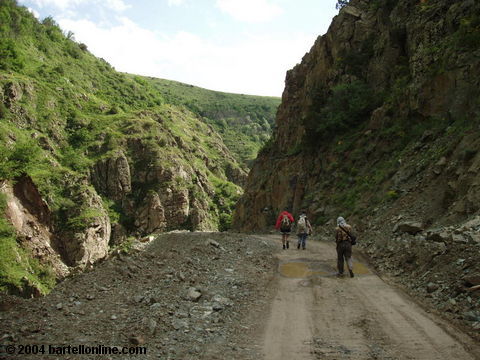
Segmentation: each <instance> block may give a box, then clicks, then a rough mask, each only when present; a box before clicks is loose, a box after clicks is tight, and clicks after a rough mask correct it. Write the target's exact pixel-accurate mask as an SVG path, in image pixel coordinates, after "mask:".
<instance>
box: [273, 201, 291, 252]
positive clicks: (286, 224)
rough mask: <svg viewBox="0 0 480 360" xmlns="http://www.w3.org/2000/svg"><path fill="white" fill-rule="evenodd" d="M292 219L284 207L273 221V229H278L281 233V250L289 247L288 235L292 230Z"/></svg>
mask: <svg viewBox="0 0 480 360" xmlns="http://www.w3.org/2000/svg"><path fill="white" fill-rule="evenodd" d="M294 221H295V219H294V218H293V215H292V214H290V213H289V212H288V211H287V209H285V210H284V211H282V212H281V213H280V215H278V218H277V222H276V223H275V229H277V230H280V232H281V233H282V245H283V250H285V249H288V248H289V247H290V242H289V241H288V236H289V235H290V232H291V231H292V226H293V223H294Z"/></svg>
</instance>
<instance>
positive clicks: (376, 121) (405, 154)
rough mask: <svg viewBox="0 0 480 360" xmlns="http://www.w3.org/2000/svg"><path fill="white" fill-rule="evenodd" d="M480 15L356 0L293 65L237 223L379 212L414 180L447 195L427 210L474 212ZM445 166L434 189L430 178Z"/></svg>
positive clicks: (470, 5)
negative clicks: (282, 214) (286, 213)
mask: <svg viewBox="0 0 480 360" xmlns="http://www.w3.org/2000/svg"><path fill="white" fill-rule="evenodd" d="M477 14H478V4H477V3H476V2H474V1H422V2H421V1H413V0H412V1H406V0H405V1H386V0H385V1H383V0H379V1H373V2H372V1H361V0H352V1H350V3H349V5H348V6H346V7H345V8H343V9H342V10H341V11H340V13H339V15H338V16H336V17H335V18H334V20H333V22H332V24H331V26H330V28H329V30H328V32H327V33H326V34H325V35H324V36H321V37H319V38H318V39H317V41H316V42H315V44H314V45H313V47H312V49H311V50H310V52H309V53H307V54H306V55H305V56H304V58H303V59H302V62H301V63H300V64H299V65H297V66H296V67H295V68H293V69H292V70H290V71H289V72H288V73H287V77H286V87H285V91H284V93H283V97H282V103H281V105H280V108H279V111H278V115H277V130H276V132H275V133H274V136H273V140H272V143H271V145H270V146H269V147H266V148H264V150H263V152H262V153H261V154H260V156H259V157H258V159H257V161H256V163H255V165H254V167H253V169H252V171H251V173H250V176H249V179H248V183H247V186H246V188H247V189H248V190H247V192H246V194H245V195H244V197H243V198H242V199H241V201H240V203H239V205H238V207H237V211H236V217H235V223H236V225H237V226H238V227H239V228H242V229H248V230H252V229H261V228H264V227H265V226H267V225H271V224H272V218H273V217H274V216H275V214H277V213H278V212H279V211H280V210H281V209H282V208H283V207H289V208H291V209H292V210H293V211H294V212H298V211H299V210H300V208H301V207H306V208H308V210H309V212H310V213H311V214H312V215H314V216H315V217H316V219H317V223H318V224H321V223H323V222H324V221H326V220H327V219H331V218H334V217H336V216H337V215H339V214H340V213H344V214H345V213H349V214H354V213H355V212H357V213H358V212H364V211H366V210H367V209H368V210H373V209H374V208H376V207H378V205H379V204H381V203H382V202H384V201H389V200H396V201H397V203H398V202H399V201H401V198H402V197H403V195H405V194H407V193H408V192H409V191H410V189H407V188H406V186H405V184H406V181H407V179H411V178H412V177H415V179H417V180H418V181H417V182H416V186H417V189H418V190H420V189H422V191H425V190H426V189H427V188H428V189H432V191H435V190H433V189H436V191H437V196H436V197H440V198H442V199H444V201H443V206H442V207H441V208H439V207H438V204H436V203H435V202H432V203H431V206H430V205H427V207H428V209H424V212H423V214H422V216H425V217H428V214H430V216H432V214H435V215H437V214H438V215H443V214H445V215H446V214H447V213H448V212H449V211H451V210H452V209H451V208H450V207H449V206H448V205H447V203H448V204H453V203H454V202H455V203H457V207H456V209H457V210H455V211H456V212H457V213H458V214H462V215H467V214H471V213H472V212H473V211H474V210H473V209H470V210H467V209H465V207H467V208H468V207H469V206H471V205H467V204H466V203H465V202H464V201H467V200H465V199H466V198H468V197H469V196H472V195H471V194H473V193H475V190H474V187H475V185H474V180H473V178H474V177H469V175H467V174H465V173H464V172H463V169H464V167H465V166H467V167H469V166H470V165H471V164H474V163H475V161H476V160H475V158H476V154H477V150H478V144H477V142H476V141H474V140H473V138H472V137H471V136H468V133H469V132H470V133H472V135H473V133H476V130H477V124H478V120H479V80H478V79H479V66H478V65H479V60H478V52H479V50H478V49H479V44H480V31H479V25H478V22H479V19H478V15H477ZM467 149H468V150H467ZM465 151H467V152H468V153H469V155H468V156H467V157H469V158H468V159H464V160H462V159H461V156H462V155H460V154H465ZM435 164H437V165H435ZM434 167H435V168H436V169H437V170H432V169H433V168H434ZM443 168H448V169H449V171H446V172H445V173H443V175H444V176H442V175H441V174H440V173H438V174H436V175H435V179H436V180H435V183H436V185H435V186H432V185H433V184H432V182H431V181H427V180H426V179H427V178H428V177H429V176H430V175H431V173H432V171H436V172H441V171H442V170H441V169H443ZM446 173H448V175H446ZM460 178H463V180H461V179H460ZM467 178H468V179H467ZM420 179H425V180H424V181H423V182H422V181H421V180H420ZM442 181H443V182H444V183H445V184H448V183H450V185H448V186H447V187H445V186H443V185H442V186H440V185H439V183H441V182H442ZM460 184H461V185H460ZM458 187H461V188H462V190H460V191H458ZM467 193H469V194H470V195H467ZM388 194H390V195H388ZM382 197H383V198H382ZM398 197H400V198H398ZM467 202H468V201H467ZM434 203H435V204H434ZM469 204H472V202H469ZM459 207H461V208H463V209H462V210H459ZM362 215H363V214H362ZM425 220H427V219H425ZM436 220H437V219H429V220H428V221H430V222H431V221H436Z"/></svg>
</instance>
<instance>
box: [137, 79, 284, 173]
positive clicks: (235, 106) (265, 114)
mask: <svg viewBox="0 0 480 360" xmlns="http://www.w3.org/2000/svg"><path fill="white" fill-rule="evenodd" d="M145 80H146V81H147V82H149V83H151V84H152V85H153V87H154V88H155V90H157V91H158V92H159V93H160V94H161V95H162V97H163V98H164V99H165V101H167V102H168V103H170V104H175V105H184V106H186V107H187V108H188V109H190V110H191V111H192V112H194V113H195V114H198V115H199V116H200V117H201V118H202V120H203V121H205V122H206V123H207V124H210V125H212V126H213V127H214V128H215V130H216V131H217V132H218V133H219V134H220V135H221V136H222V138H223V141H224V142H225V145H226V146H227V147H228V148H229V149H230V151H231V152H232V153H233V154H234V155H235V156H236V158H237V159H238V160H240V162H241V163H244V164H247V165H248V164H250V163H251V161H252V160H253V159H255V157H256V156H257V153H258V151H259V150H260V148H261V147H262V146H263V145H264V144H265V143H266V142H267V140H268V139H269V138H270V135H271V133H272V129H273V126H274V123H275V114H276V110H277V107H278V105H279V104H280V98H276V97H264V96H262V97H260V96H252V95H244V94H229V93H224V92H218V91H211V90H205V89H202V88H199V87H196V86H193V85H188V84H183V83H180V82H176V81H170V80H162V79H155V78H145Z"/></svg>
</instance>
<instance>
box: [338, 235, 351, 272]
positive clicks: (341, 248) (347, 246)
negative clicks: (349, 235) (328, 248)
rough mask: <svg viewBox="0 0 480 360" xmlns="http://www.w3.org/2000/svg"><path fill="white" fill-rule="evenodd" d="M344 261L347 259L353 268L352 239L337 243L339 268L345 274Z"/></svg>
mask: <svg viewBox="0 0 480 360" xmlns="http://www.w3.org/2000/svg"><path fill="white" fill-rule="evenodd" d="M344 261H346V263H347V266H348V269H349V270H353V264H352V244H351V243H350V241H340V242H339V243H337V268H338V272H339V274H343V262H344Z"/></svg>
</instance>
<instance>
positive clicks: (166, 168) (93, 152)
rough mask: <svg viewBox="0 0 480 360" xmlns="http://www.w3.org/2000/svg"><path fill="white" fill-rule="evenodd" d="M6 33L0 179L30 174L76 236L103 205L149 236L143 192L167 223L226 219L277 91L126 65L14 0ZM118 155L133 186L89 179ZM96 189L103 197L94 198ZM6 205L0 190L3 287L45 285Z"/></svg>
mask: <svg viewBox="0 0 480 360" xmlns="http://www.w3.org/2000/svg"><path fill="white" fill-rule="evenodd" d="M0 39H1V41H0V183H2V184H3V183H12V182H15V181H16V179H18V177H20V176H24V175H27V176H29V177H30V178H31V179H32V180H33V182H34V183H35V185H36V186H37V187H38V189H39V191H40V194H41V196H42V197H43V198H44V199H45V201H46V202H47V203H48V206H49V209H50V211H51V213H52V218H53V223H54V224H53V228H54V230H55V236H56V237H58V238H59V239H60V240H59V241H61V242H63V243H64V244H66V243H68V242H69V241H73V240H72V239H75V238H76V237H77V236H76V234H78V233H82V232H83V231H84V230H85V229H86V228H88V226H89V225H90V224H91V223H92V221H93V219H95V218H96V217H98V216H100V215H101V213H102V212H103V211H106V212H108V215H109V217H110V222H111V224H112V225H113V224H119V225H121V226H122V227H123V228H125V229H126V232H127V234H137V235H142V233H145V231H147V230H145V229H149V227H146V228H145V229H143V230H142V228H141V227H139V226H140V225H138V220H139V216H140V215H141V214H144V213H145V214H147V215H142V216H146V217H147V220H148V216H149V215H148V213H149V211H150V210H152V209H148V208H147V209H146V210H145V206H146V204H145V199H154V198H155V196H157V197H159V198H160V199H161V200H162V201H163V206H164V209H165V210H164V211H165V222H166V223H165V230H173V229H192V230H193V229H201V230H206V229H212V230H214V229H220V230H225V229H228V228H229V226H230V222H231V213H232V210H233V206H234V204H235V202H236V199H237V198H238V197H239V195H240V194H241V193H242V189H241V188H240V187H239V185H238V184H240V183H241V181H240V180H238V179H241V178H242V176H243V177H244V176H245V172H244V170H243V169H245V168H246V166H245V163H246V161H248V160H250V159H252V158H253V157H254V156H255V155H256V151H257V150H258V149H259V147H260V146H261V145H262V144H263V142H265V140H266V138H267V137H268V134H269V133H270V129H271V123H272V121H273V116H274V112H275V107H276V105H277V104H278V99H273V98H261V97H254V96H245V95H234V94H223V93H218V92H213V91H208V90H204V89H200V88H196V87H190V86H188V85H184V84H180V83H176V82H170V81H166V80H158V79H151V78H145V77H140V76H135V75H130V74H123V73H119V72H117V71H115V69H113V68H112V66H110V65H109V64H108V63H107V62H106V61H104V60H103V59H98V58H96V57H95V56H93V55H92V54H91V53H90V52H89V51H88V48H87V45H85V44H79V43H77V42H75V41H74V38H73V34H71V33H69V34H64V33H63V32H62V30H61V29H60V28H59V27H58V25H57V24H56V23H55V21H54V20H53V19H52V18H46V19H44V20H42V21H41V22H39V21H38V20H37V19H35V18H34V17H33V16H32V15H31V14H30V13H29V12H28V10H27V9H26V8H24V7H19V6H17V4H16V2H15V1H14V0H5V1H1V2H0ZM183 88H186V89H188V91H184V90H181V89H183ZM222 99H223V100H222ZM210 101H212V102H214V103H210ZM216 130H219V131H218V132H217V131H216ZM233 139H236V140H237V141H235V142H234V141H233ZM238 139H240V141H238ZM225 143H226V144H227V145H228V144H229V146H230V148H231V150H229V148H228V147H227V146H226V145H225ZM119 154H122V156H125V158H126V160H127V161H128V164H129V166H130V171H131V184H132V190H131V192H128V193H112V192H111V191H107V190H105V189H104V188H103V187H102V186H100V185H101V184H100V185H98V184H96V183H95V185H94V182H93V180H92V179H93V178H95V177H97V178H98V177H99V176H98V171H100V170H98V169H99V168H102V166H103V167H105V164H108V161H109V160H112V159H117V158H118V156H119ZM105 168H106V167H105ZM128 176H130V175H129V174H128ZM109 180H110V179H109ZM129 180H130V179H129ZM237 180H238V181H237ZM97 193H98V194H99V195H100V196H101V197H102V199H101V202H102V204H100V208H92V206H91V205H92V196H96V194H97ZM152 194H154V195H155V196H153V195H152ZM149 196H150V197H149ZM2 199H3V198H2ZM5 206H6V205H5V201H4V200H2V202H1V204H0V220H1V221H0V259H2V266H1V267H0V290H5V289H10V288H12V287H21V286H22V281H25V280H22V278H25V277H26V278H27V279H28V281H29V283H30V284H31V283H33V284H35V285H36V286H37V287H39V288H41V289H42V291H43V292H45V291H47V290H45V289H48V288H50V287H51V286H52V281H51V280H52V279H51V276H50V277H49V276H46V275H45V274H49V269H48V266H47V267H45V268H42V266H43V265H42V264H41V261H40V263H38V262H36V261H34V260H32V256H31V254H30V253H29V251H30V250H31V249H30V250H29V249H23V248H22V247H21V246H20V245H19V242H18V241H15V238H16V237H17V240H18V235H19V234H16V233H15V231H14V229H13V228H12V227H11V226H10V225H9V224H8V221H6V218H5V216H4V208H5ZM152 206H153V205H152ZM142 209H143V210H142ZM153 210H155V209H153ZM153 210H152V211H153ZM142 211H143V212H142ZM162 211H163V210H162ZM162 216H163V213H162ZM140 220H141V219H140ZM148 221H150V220H148ZM148 221H147V222H148ZM149 226H150V225H149ZM15 254H17V255H18V254H20V255H21V256H20V255H18V256H16V255H15ZM20 257H21V258H22V261H20V262H18V261H15V258H17V259H19V258H20ZM6 259H9V260H8V261H7V260H6ZM4 260H5V261H4ZM39 260H41V259H39ZM32 264H34V265H32Z"/></svg>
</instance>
